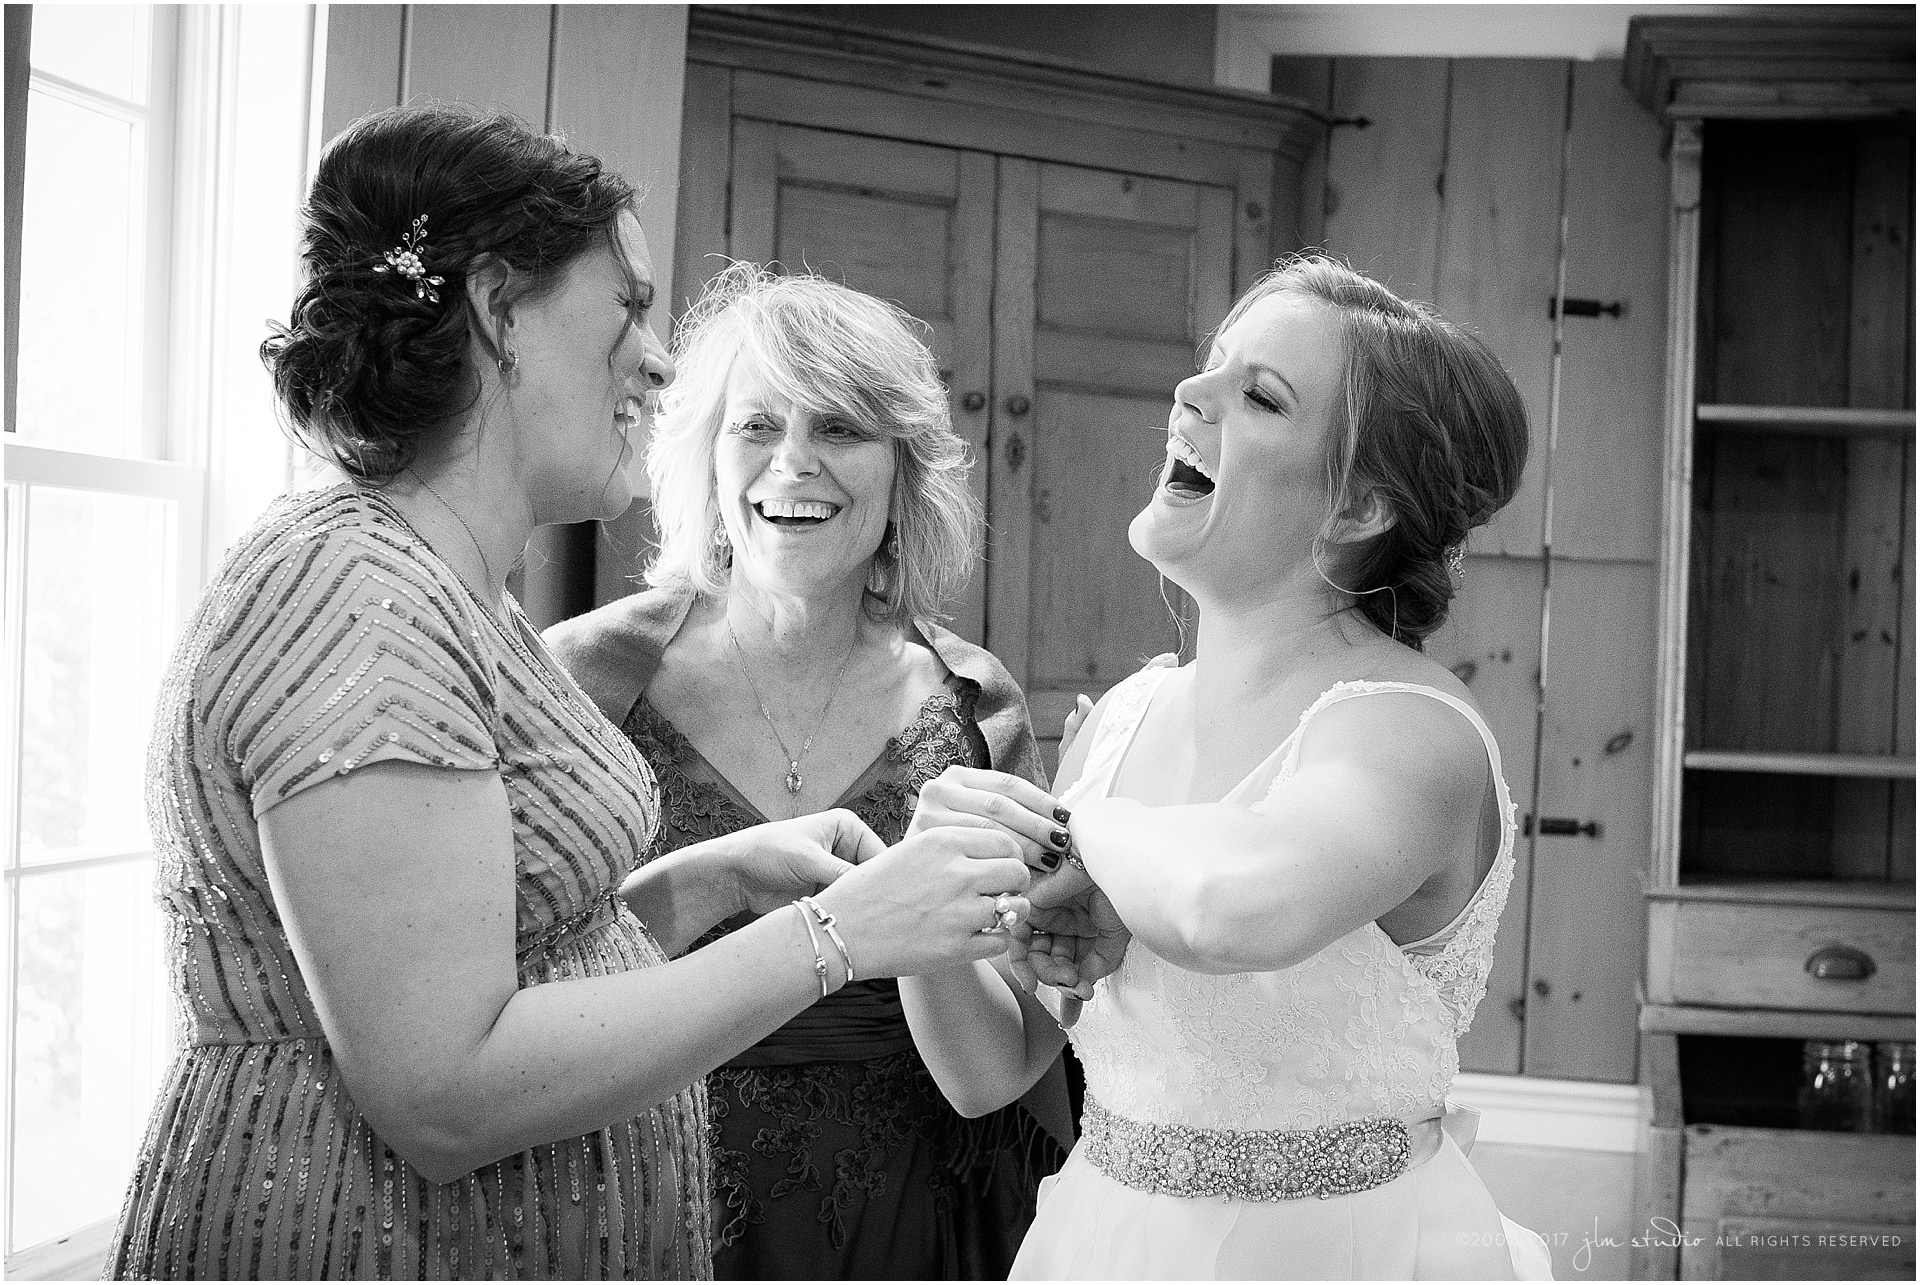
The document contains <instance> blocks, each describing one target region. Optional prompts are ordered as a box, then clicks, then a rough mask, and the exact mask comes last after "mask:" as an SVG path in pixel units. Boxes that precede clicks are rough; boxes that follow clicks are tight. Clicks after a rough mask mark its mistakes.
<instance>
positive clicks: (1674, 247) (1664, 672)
mask: <svg viewBox="0 0 1920 1285" xmlns="http://www.w3.org/2000/svg"><path fill="white" fill-rule="evenodd" d="M1700 147H1701V130H1700V122H1699V121H1687V120H1681V121H1676V122H1674V126H1673V137H1672V139H1671V141H1670V144H1669V147H1668V171H1667V211H1668V224H1667V359H1666V371H1667V374H1666V379H1665V381H1664V401H1665V406H1664V410H1663V412H1662V415H1661V418H1662V420H1663V421H1664V424H1665V441H1666V449H1665V456H1664V460H1663V467H1662V469H1661V499H1660V512H1661V513H1662V514H1663V515H1664V518H1665V520H1664V521H1663V522H1662V523H1661V524H1660V603H1659V608H1658V616H1657V618H1656V629H1657V633H1656V637H1658V639H1659V654H1658V656H1657V657H1656V659H1655V663H1654V678H1655V683H1656V689H1655V707H1654V719H1655V726H1656V727H1657V728H1658V735H1659V737H1660V745H1659V747H1658V749H1657V751H1656V752H1655V754H1654V778H1653V855H1652V862H1651V869H1652V872H1653V880H1652V882H1653V886H1654V887H1672V886H1673V885H1675V884H1677V883H1678V882H1679V881H1680V822H1681V777H1682V775H1683V769H1682V766H1681V764H1682V762H1683V758H1684V755H1685V752H1686V735H1687V718H1688V713H1689V709H1688V694H1687V682H1688V655H1689V644H1688V639H1687V602H1688V587H1687V586H1688V572H1689V570H1690V567H1691V560H1692V549H1693V531H1692V521H1693V498H1692V497H1693V404H1694V403H1693V399H1694V380H1693V353H1694V339H1695V325H1696V320H1697V318H1698V316H1699V309H1698V306H1697V304H1696V303H1695V299H1694V296H1695V291H1696V290H1697V288H1698V286H1699V273H1700ZM1651 963H1652V961H1651V960H1649V967H1650V968H1651ZM1658 980H1659V979H1658V977H1657V975H1656V974H1653V973H1652V972H1649V975H1648V985H1649V987H1652V986H1654V985H1655V984H1656V982H1657V981H1658Z"/></svg>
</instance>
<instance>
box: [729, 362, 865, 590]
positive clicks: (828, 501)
mask: <svg viewBox="0 0 1920 1285" xmlns="http://www.w3.org/2000/svg"><path fill="white" fill-rule="evenodd" d="M713 476H714V500H715V503H716V504H718V506H719V509H720V519H721V521H722V522H723V523H724V524H725V525H726V529H727V538H728V539H729V540H730V541H731V542H732V544H733V568H734V575H735V576H745V577H746V578H747V579H748V580H749V581H750V582H751V583H753V584H754V585H756V586H758V587H760V588H763V589H766V590H768V591H770V592H776V593H794V594H802V595H805V596H809V597H811V596H816V595H820V594H826V593H850V594H851V595H852V596H853V597H854V598H856V599H857V598H858V597H859V596H860V594H861V592H862V591H863V589H864V587H865V585H866V582H867V573H868V570H869V565H870V563H871V562H872V559H873V555H874V553H875V551H876V550H878V549H879V547H880V541H881V540H882V538H884V536H885V535H886V529H887V518H888V515H889V513H890V512H891V508H892V501H893V483H894V444H893V439H892V438H890V437H888V436H886V435H885V434H883V433H881V432H879V431H878V430H875V429H870V428H867V427H863V426H862V425H861V424H860V423H859V422H858V421H857V420H856V419H854V417H853V416H852V415H850V414H847V413H845V412H843V411H833V410H829V411H821V410H815V409H812V408H810V407H806V406H802V405H799V404H798V403H797V402H795V401H794V400H793V398H792V396H791V395H790V394H789V393H787V392H785V391H783V390H782V389H780V388H777V387H775V386H774V385H773V383H772V382H771V381H769V380H768V379H767V378H766V376H765V374H764V372H763V371H762V370H761V369H760V367H759V364H758V363H757V362H755V361H754V360H753V359H752V358H751V357H749V356H746V355H742V356H740V357H739V358H737V359H736V360H735V362H734V365H733V369H732V372H731V375H730V377H729V378H728V381H727V396H726V404H725V408H724V410H723V411H722V415H721V422H720V435H719V437H718V439H717V440H716V441H715V442H714V450H713Z"/></svg>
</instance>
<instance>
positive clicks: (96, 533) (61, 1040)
mask: <svg viewBox="0 0 1920 1285" xmlns="http://www.w3.org/2000/svg"><path fill="white" fill-rule="evenodd" d="M312 17H313V14H312V10H311V9H309V8H306V7H287V8H274V7H268V6H246V7H242V6H238V5H228V6H178V5H174V6H140V5H85V6H51V5H37V6H32V7H31V8H29V7H28V6H15V5H9V6H7V45H8V52H7V60H8V72H9V77H8V79H9V82H10V90H11V87H12V82H13V81H14V79H15V75H16V74H17V72H18V71H19V70H21V69H22V68H21V64H22V63H23V62H25V63H29V64H30V74H29V75H28V76H27V77H25V79H26V81H27V87H26V93H25V94H24V96H22V95H19V94H18V93H17V91H12V92H10V93H9V98H8V104H7V143H8V149H7V150H8V156H9V161H10V162H12V163H15V164H19V160H18V158H19V157H20V155H21V151H20V149H21V147H22V144H24V163H23V164H19V170H20V173H21V174H22V175H23V178H22V179H21V180H20V182H19V186H18V189H17V190H10V191H9V193H8V209H7V219H8V223H9V225H10V226H11V227H13V228H17V229H18V237H19V241H18V245H17V249H16V248H15V246H14V245H11V244H10V245H9V247H8V251H9V260H10V261H9V263H8V265H7V267H8V277H9V279H10V281H9V284H10V286H13V285H14V283H17V290H18V294H17V297H10V298H9V299H8V300H7V306H8V323H9V325H8V337H9V341H10V342H9V347H10V348H11V347H13V346H14V343H15V342H17V355H16V352H11V351H10V352H9V353H8V354H7V357H8V362H7V366H8V370H7V373H8V376H9V385H10V391H11V392H12V393H13V396H12V398H10V400H9V405H8V416H7V423H6V436H5V451H6V456H5V461H6V476H5V501H4V522H5V531H6V545H5V559H4V599H5V629H4V636H3V637H0V746H4V750H0V762H4V769H5V770H4V780H3V781H0V861H3V863H4V864H3V867H0V869H3V870H4V876H5V894H6V900H5V907H4V913H5V915H6V924H7V930H6V940H7V950H6V954H5V961H4V966H3V972H0V975H3V976H4V988H5V994H4V1002H5V1015H6V1022H5V1052H6V1058H5V1065H6V1085H5V1088H6V1097H5V1112H4V1124H3V1125H0V1164H3V1165H4V1169H5V1183H4V1188H0V1189H3V1190H4V1191H5V1193H6V1194H5V1199H4V1210H0V1214H3V1216H4V1240H5V1253H6V1269H7V1275H9V1276H34V1275H46V1276H58V1275H68V1274H73V1273H75V1272H77V1271H80V1270H92V1271H97V1270H98V1267H97V1261H96V1260H97V1255H98V1253H99V1252H100V1251H101V1249H102V1248H104V1245H105V1243H106V1241H107V1238H108V1237H109V1235H110V1233H111V1229H112V1223H113V1219H114V1218H115V1217H116V1215H117V1214H118V1213H119V1208H120V1202H121V1198H122V1196H123V1195H124V1193H125V1188H126V1182H127V1178H128V1175H129V1174H130V1172H131V1169H132V1164H133V1160H134V1157H135V1154H136V1151H137V1149H138V1146H139V1143H140V1140H141V1137H142V1134H143V1133H144V1130H145V1127H146V1122H147V1114H148V1111H149V1109H150V1106H151V1103H152V1100H153V1095H154V1091H155V1089H156V1088H157V1086H158V1083H159V1079H160V1077H161V1076H162V1075H163V1074H164V1072H165V1069H166V1065H167V1061H168V1059H169V1058H170V1057H171V1055H172V1051H173V1048H172V1046H173V1031H172V1023H171V1022H170V1021H169V1020H168V1014H167V1004H168V989H169V988H168V986H167V985H166V980H165V977H164V974H163V971H162V961H161V944H162V943H161V942H160V940H159V937H160V927H161V920H160V918H159V916H158V914H157V913H156V910H155V908H154V906H153V904H152V899H151V884H152V877H153V849H152V842H151V839H150V836H149V833H148V829H147V823H146V806H145V789H144V777H145V759H146V747H147V739H148V731H149V724H150V720H151V717H152V710H153V702H154V696H155V693H156V690H157V687H158V683H159V680H160V676H161V671H162V668H163V666H164V664H165V660H166V657H167V655H168V653H169V651H170V650H171V647H172V644H173V640H174V637H175V635H176V633H177V631H178V629H179V626H180V624H181V622H182V621H183V620H184V619H185V617H186V614H187V612H188V611H189V610H190V609H191V606H192V603H193V601H194V599H195V598H196V597H197V595H198V593H199V590H200V588H201V585H202V583H203V569H204V568H205V567H207V566H208V565H210V564H211V561H212V560H213V559H214V558H217V556H218V552H219V550H220V548H221V547H223V546H224V544H225V543H226V542H227V540H228V539H229V538H231V536H232V535H233V534H235V533H236V532H237V530H238V529H239V528H240V527H241V526H242V525H244V523H245V521H247V520H248V519H250V517H251V516H252V514H253V513H254V512H257V510H258V509H259V507H260V506H261V505H262V504H263V503H264V502H265V501H266V499H268V498H269V497H271V495H273V494H274V493H275V492H276V491H278V490H279V489H281V487H282V486H283V485H284V483H285V480H286V476H287V469H288V451H287V447H286V444H285V442H284V440H282V439H281V438H280V436H279V434H278V433H277V432H276V431H275V429H274V428H273V423H272V419H271V411H270V403H271V396H270V388H269V386H268V383H267V380H266V376H265V374H264V372H263V371H262V370H261V369H260V367H259V363H258V361H257V360H256V359H255V358H254V356H253V351H252V350H253V348H254V346H255V345H257V344H258V342H259V340H260V339H261V337H262V333H263V332H262V323H261V321H260V319H261V318H264V317H267V316H271V315H275V314H284V312H285V310H286V306H287V301H288V299H289V298H290V297H291V289H290V287H291V283H292V281H293V279H294V275H295V270H296V264H295V252H296V246H295V244H294V236H295V229H294V220H293V218H292V217H291V215H292V212H293V210H294V208H295V204H296V202H297V200H298V195H299V189H300V186H301V182H302V180H303V178H304V169H305V158H306V154H307V151H308V148H307V141H308V121H307V116H308V113H307V103H308V101H309V94H308V89H309V85H308V80H309V77H308V68H309V66H310V61H311V60H310V51H311V46H312V27H313V22H312ZM22 49H24V50H25V51H26V57H25V58H24V59H23V58H22V57H21V50H22ZM21 97H24V100H25V102H24V111H22V110H20V108H21V102H20V99H21ZM242 155H244V156H245V158H246V166H245V167H244V168H243V167H241V166H240V165H238V164H237V163H236V158H237V157H239V156H242ZM15 254H17V255H18V258H17V260H16V259H14V255H15ZM16 323H17V324H16ZM16 335H17V341H16V340H15V336H16ZM16 362H17V364H16Z"/></svg>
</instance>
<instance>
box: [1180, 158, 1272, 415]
mask: <svg viewBox="0 0 1920 1285" xmlns="http://www.w3.org/2000/svg"><path fill="white" fill-rule="evenodd" d="M1233 199H1234V195H1233V193H1231V192H1229V191H1227V190H1226V189H1225V188H1219V187H1202V188H1199V189H1198V190H1197V191H1196V193H1195V202H1196V208H1195V210H1194V223H1193V260H1192V264H1191V266H1190V267H1189V268H1188V281H1189V282H1190V283H1191V286H1192V303H1191V305H1190V306H1189V320H1188V323H1187V324H1188V326H1189V329H1190V331H1191V333H1192V334H1193V335H1195V336H1196V337H1197V336H1200V335H1206V334H1211V333H1212V332H1213V331H1214V329H1215V328H1216V327H1218V326H1219V324H1220V323H1221V322H1222V321H1224V320H1225V319H1226V316H1227V310H1228V309H1230V308H1231V307H1233V299H1234V296H1235V295H1236V294H1237V293H1239V292H1240V291H1241V290H1243V289H1245V288H1246V285H1247V284H1249V283H1246V282H1242V281H1239V280H1236V279H1235V277H1232V276H1229V275H1228V274H1227V273H1225V272H1221V271H1219V270H1217V268H1215V267H1214V266H1213V265H1217V264H1222V263H1226V262H1228V260H1229V256H1230V255H1231V254H1232V253H1233V250H1232V247H1231V246H1230V245H1229V244H1228V237H1229V236H1230V235H1231V234H1232V230H1233V222H1234V219H1233V209H1232V206H1233ZM1268 266H1271V263H1270V261H1269V263H1268V264H1266V265H1263V266H1262V267H1261V268H1260V270H1259V272H1264V271H1266V269H1267V267H1268ZM1259 272H1256V273H1255V274H1254V275H1255V276H1256V277H1257V276H1258V275H1259ZM1236 275H1237V274H1236ZM1166 391H1167V395H1168V396H1169V397H1171V396H1172V395H1173V390H1172V389H1171V388H1169V389H1167V390H1166Z"/></svg>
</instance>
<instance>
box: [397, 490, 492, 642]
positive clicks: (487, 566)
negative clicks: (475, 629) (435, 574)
mask: <svg viewBox="0 0 1920 1285" xmlns="http://www.w3.org/2000/svg"><path fill="white" fill-rule="evenodd" d="M407 472H409V473H412V474H413V480H414V481H416V482H418V483H419V484H420V486H421V489H423V490H424V491H426V493H427V494H428V495H431V496H432V497H433V498H434V499H436V500H438V501H440V507H441V508H443V509H445V510H446V511H447V512H449V513H451V514H453V520H454V521H455V522H458V523H459V524H460V529H461V530H462V531H465V532H466V533H467V539H469V540H471V541H473V551H474V552H475V553H477V554H479V555H480V570H481V571H482V572H483V573H484V574H485V576H486V585H487V594H491V593H492V592H493V564H492V563H491V562H488V561H487V550H486V546H485V545H483V544H481V543H480V537H479V536H477V535H475V534H474V533H473V528H472V527H470V526H468V525H467V520H466V519H465V518H463V517H461V516H460V510H459V509H456V508H454V507H453V506H452V505H451V504H448V503H447V500H446V497H445V496H443V495H441V494H440V492H438V491H436V490H434V489H433V485H432V484H431V483H430V482H428V481H427V479H426V478H424V477H421V476H420V475H419V474H418V473H415V472H414V470H412V469H408V470H407ZM447 565H448V566H449V567H453V564H452V563H448V564H447ZM453 574H454V575H456V576H458V575H459V574H460V570H459V568H457V567H454V568H453ZM461 583H463V584H465V583H466V581H465V578H464V577H463V578H462V580H461ZM467 588H468V590H469V591H472V590H473V586H472V585H467ZM473 596H474V597H476V598H478V599H479V600H480V603H481V605H482V606H487V605H488V604H489V602H490V601H491V600H490V599H489V598H488V597H487V595H486V594H481V593H478V592H474V594H473ZM491 609H492V608H491V607H489V610H491Z"/></svg>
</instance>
